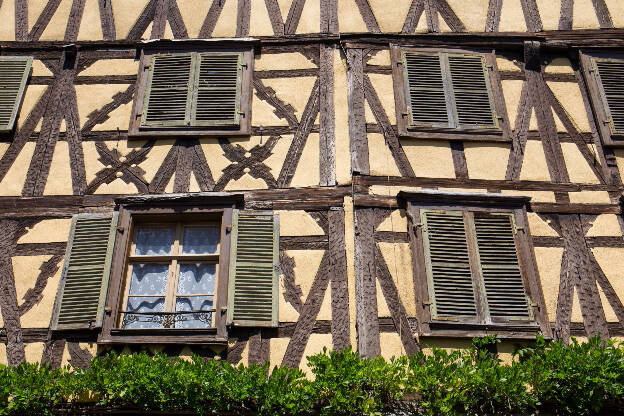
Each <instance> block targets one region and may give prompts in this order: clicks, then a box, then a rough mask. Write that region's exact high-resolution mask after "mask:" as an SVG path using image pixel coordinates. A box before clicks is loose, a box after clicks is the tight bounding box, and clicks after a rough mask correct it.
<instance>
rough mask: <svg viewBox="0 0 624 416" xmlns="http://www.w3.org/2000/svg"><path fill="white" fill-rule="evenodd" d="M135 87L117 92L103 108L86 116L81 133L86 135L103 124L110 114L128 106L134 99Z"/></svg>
mask: <svg viewBox="0 0 624 416" xmlns="http://www.w3.org/2000/svg"><path fill="white" fill-rule="evenodd" d="M134 91H135V85H134V84H132V85H129V86H128V88H126V90H125V91H122V92H118V93H116V94H115V95H113V96H112V97H111V98H112V99H111V101H109V102H108V103H106V104H105V105H104V106H103V107H101V108H99V109H97V110H93V111H92V112H91V113H89V114H87V116H86V119H87V120H86V121H85V122H84V125H83V126H82V133H83V134H84V133H87V132H90V131H92V130H93V128H94V127H95V126H97V125H98V124H102V123H104V122H105V121H106V120H108V119H109V118H110V113H112V112H113V111H114V110H116V109H117V108H119V107H120V106H122V105H124V104H128V103H129V102H131V101H132V99H133V97H134Z"/></svg>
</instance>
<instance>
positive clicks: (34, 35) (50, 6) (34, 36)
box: [28, 0, 61, 42]
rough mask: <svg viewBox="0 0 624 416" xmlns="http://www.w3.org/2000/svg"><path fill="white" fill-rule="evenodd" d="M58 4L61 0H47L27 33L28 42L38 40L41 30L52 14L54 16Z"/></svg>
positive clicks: (46, 24)
mask: <svg viewBox="0 0 624 416" xmlns="http://www.w3.org/2000/svg"><path fill="white" fill-rule="evenodd" d="M59 4H61V0H48V2H47V3H46V5H45V7H44V8H43V10H42V11H41V14H40V15H39V17H38V18H37V21H36V22H35V24H34V25H33V27H32V29H31V30H30V32H29V33H28V40H29V41H30V42H36V41H38V40H39V38H40V37H41V35H42V34H43V31H44V30H45V29H46V27H47V26H48V24H49V23H50V20H51V19H52V16H54V13H55V12H56V9H58V6H59Z"/></svg>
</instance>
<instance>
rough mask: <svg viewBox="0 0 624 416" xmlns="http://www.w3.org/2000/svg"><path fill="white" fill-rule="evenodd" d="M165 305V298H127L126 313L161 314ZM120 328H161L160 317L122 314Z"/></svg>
mask: <svg viewBox="0 0 624 416" xmlns="http://www.w3.org/2000/svg"><path fill="white" fill-rule="evenodd" d="M164 305H165V298H164V297H163V298H156V297H140V296H130V297H128V304H127V306H126V311H128V312H162V311H163V307H164ZM121 327H122V328H127V329H136V328H162V324H161V323H160V317H159V316H158V315H134V314H131V313H126V314H124V319H123V322H122V324H121Z"/></svg>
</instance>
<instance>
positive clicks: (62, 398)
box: [0, 337, 624, 416]
mask: <svg viewBox="0 0 624 416" xmlns="http://www.w3.org/2000/svg"><path fill="white" fill-rule="evenodd" d="M496 342H498V340H497V339H496V338H492V337H490V338H485V339H475V340H473V347H472V348H470V349H467V350H460V351H446V350H443V349H439V348H433V349H432V350H430V351H428V352H427V353H420V354H417V355H415V356H412V357H401V358H399V359H393V360H391V361H390V362H387V361H385V360H384V359H383V358H375V359H361V358H360V357H359V356H358V354H357V353H356V352H353V351H351V350H349V349H347V350H344V351H340V352H337V351H324V352H323V353H322V354H317V355H314V356H311V357H308V365H309V367H310V369H311V371H312V374H313V379H312V380H310V379H308V378H306V376H305V374H304V373H303V372H302V371H301V370H299V369H289V368H278V367H275V368H273V370H272V371H270V369H269V364H265V365H254V364H252V365H250V366H248V367H245V366H243V365H240V366H238V367H235V366H232V365H230V364H228V363H227V362H222V361H215V360H202V359H201V358H200V357H193V359H192V360H190V361H187V360H183V359H178V358H169V357H166V356H165V355H162V354H157V355H155V356H150V355H148V354H147V353H140V354H133V355H117V354H115V353H109V354H108V355H106V356H103V357H96V358H95V359H94V360H93V361H92V363H91V366H90V368H88V369H70V368H69V367H67V368H62V369H51V368H49V367H47V366H45V365H38V364H28V363H25V364H22V365H20V366H18V367H5V366H1V367H0V415H14V414H26V413H28V414H30V415H36V414H53V413H54V411H55V409H59V408H67V407H68V406H70V407H71V406H76V407H77V406H81V405H82V404H83V403H88V404H89V405H91V406H93V405H95V406H102V407H105V408H111V407H133V408H137V409H140V410H146V411H147V410H159V411H167V412H176V411H180V410H187V411H194V412H196V413H198V414H201V415H207V414H237V415H238V414H240V415H250V414H254V415H256V414H257V415H262V416H264V415H271V416H274V415H298V416H306V415H323V416H325V415H332V416H334V415H338V416H339V415H381V414H385V413H390V412H393V413H394V414H403V415H408V414H409V415H414V414H423V415H453V414H471V415H472V414H479V415H483V414H532V413H533V412H535V411H536V410H540V412H541V414H543V413H544V412H545V413H547V414H570V415H589V414H599V413H601V414H615V413H620V412H621V405H622V403H623V400H622V398H623V397H624V348H622V347H621V346H619V345H617V344H616V343H615V342H612V341H607V342H604V343H603V342H601V340H600V339H599V338H592V339H591V340H589V342H587V343H578V342H576V340H573V342H572V343H571V344H570V345H567V346H564V345H562V344H561V343H547V342H545V341H544V340H543V339H542V338H538V339H537V340H536V342H535V344H534V346H533V347H531V348H523V349H520V350H518V351H516V353H515V354H514V355H515V360H514V361H513V363H512V364H511V365H504V364H502V363H501V361H500V360H499V359H498V358H497V357H496V355H495V354H492V353H490V352H488V351H489V350H491V348H488V345H492V344H494V343H496ZM618 408H619V409H618Z"/></svg>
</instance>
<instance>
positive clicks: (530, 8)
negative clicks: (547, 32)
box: [520, 0, 543, 32]
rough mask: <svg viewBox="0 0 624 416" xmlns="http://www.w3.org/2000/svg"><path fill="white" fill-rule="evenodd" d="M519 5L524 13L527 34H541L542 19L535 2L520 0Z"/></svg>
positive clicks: (532, 0) (533, 0)
mask: <svg viewBox="0 0 624 416" xmlns="http://www.w3.org/2000/svg"><path fill="white" fill-rule="evenodd" d="M520 4H521V5H522V11H523V12H524V21H525V22H526V26H527V30H528V31H529V32H541V31H542V30H543V28H542V19H541V17H540V14H539V9H538V8H537V3H536V1H535V0H520Z"/></svg>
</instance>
